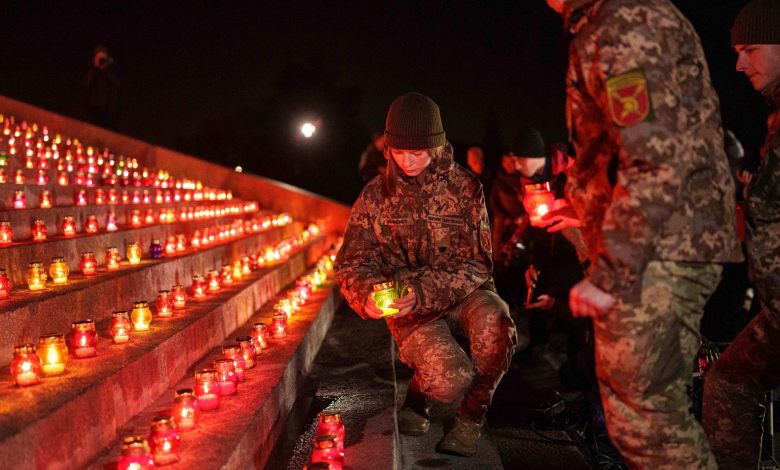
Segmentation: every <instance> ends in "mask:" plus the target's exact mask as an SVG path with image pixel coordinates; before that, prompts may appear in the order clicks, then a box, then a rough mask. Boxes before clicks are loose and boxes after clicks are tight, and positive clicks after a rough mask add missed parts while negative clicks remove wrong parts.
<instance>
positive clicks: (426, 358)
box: [399, 289, 517, 422]
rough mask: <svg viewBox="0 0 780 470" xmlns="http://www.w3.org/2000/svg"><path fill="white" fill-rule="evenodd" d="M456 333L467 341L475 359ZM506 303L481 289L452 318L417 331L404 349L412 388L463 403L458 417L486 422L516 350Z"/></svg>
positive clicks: (402, 353) (470, 296)
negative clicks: (410, 370)
mask: <svg viewBox="0 0 780 470" xmlns="http://www.w3.org/2000/svg"><path fill="white" fill-rule="evenodd" d="M454 335H456V336H461V337H464V338H467V339H468V340H469V345H470V348H471V359H469V356H468V355H466V352H465V351H463V349H462V348H461V347H460V345H459V344H458V342H457V341H456V339H455V337H454ZM516 344H517V342H516V337H515V327H514V324H513V323H512V319H511V318H510V316H509V310H508V307H507V305H506V303H505V302H504V301H503V300H501V298H500V297H499V296H498V295H497V294H495V293H494V292H491V291H487V290H482V289H478V290H476V291H474V292H473V293H471V294H470V295H468V296H467V297H466V299H464V300H463V301H462V302H460V303H459V304H458V305H456V306H455V307H454V308H452V309H451V310H450V311H449V312H448V314H447V315H446V316H445V317H443V318H439V319H437V320H433V321H430V322H427V323H425V324H423V325H422V326H420V327H419V328H417V329H416V330H415V331H414V333H412V334H411V335H410V336H409V337H408V338H407V340H406V341H405V342H404V344H403V346H402V347H401V348H400V350H399V357H400V359H401V360H402V361H403V362H404V363H405V364H406V365H408V366H409V367H411V368H413V369H414V376H413V377H412V381H411V383H410V385H409V386H410V388H412V389H414V390H416V391H418V392H421V393H422V394H423V395H424V396H426V397H427V398H429V399H432V400H438V401H441V402H444V403H458V402H459V401H460V407H459V409H458V415H459V416H462V417H465V418H467V419H470V420H472V421H475V422H480V421H481V420H482V417H483V416H484V415H485V413H486V412H487V407H488V405H490V401H491V399H492V398H493V392H494V391H495V389H496V387H497V386H498V383H499V381H500V380H501V377H503V376H504V373H506V371H507V369H508V368H509V364H510V362H511V359H512V354H513V353H514V349H515V346H516Z"/></svg>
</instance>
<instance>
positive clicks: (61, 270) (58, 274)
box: [49, 256, 70, 284]
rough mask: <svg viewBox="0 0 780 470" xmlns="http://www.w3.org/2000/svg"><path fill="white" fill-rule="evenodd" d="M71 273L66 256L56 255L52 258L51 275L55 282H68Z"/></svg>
mask: <svg viewBox="0 0 780 470" xmlns="http://www.w3.org/2000/svg"><path fill="white" fill-rule="evenodd" d="M69 274H70V268H69V267H68V263H66V262H65V258H63V257H62V256H55V257H54V258H52V259H51V265H50V266H49V275H50V276H51V280H52V281H53V282H54V283H55V284H65V283H66V282H68V275H69Z"/></svg>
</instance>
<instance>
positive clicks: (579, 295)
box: [569, 279, 617, 318]
mask: <svg viewBox="0 0 780 470" xmlns="http://www.w3.org/2000/svg"><path fill="white" fill-rule="evenodd" d="M616 302H617V299H615V297H613V296H612V294H609V293H608V292H604V291H603V290H601V289H599V288H598V287H596V286H595V285H594V284H593V283H591V282H590V281H589V280H587V279H583V280H582V281H580V282H578V283H577V284H575V285H574V287H572V288H571V291H570V292H569V307H571V311H572V313H573V314H574V316H575V317H593V318H595V317H598V316H600V315H603V314H605V313H606V312H608V311H609V309H611V308H612V307H613V306H614V305H615V303H616Z"/></svg>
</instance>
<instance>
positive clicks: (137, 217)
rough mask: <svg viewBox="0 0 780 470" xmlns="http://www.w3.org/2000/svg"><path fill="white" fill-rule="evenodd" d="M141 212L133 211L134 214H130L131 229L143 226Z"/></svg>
mask: <svg viewBox="0 0 780 470" xmlns="http://www.w3.org/2000/svg"><path fill="white" fill-rule="evenodd" d="M141 220H142V219H141V211H139V210H138V209H133V210H132V212H130V226H131V227H140V226H141Z"/></svg>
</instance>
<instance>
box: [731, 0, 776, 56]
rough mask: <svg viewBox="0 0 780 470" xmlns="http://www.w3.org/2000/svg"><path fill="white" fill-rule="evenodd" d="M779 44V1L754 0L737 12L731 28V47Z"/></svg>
mask: <svg viewBox="0 0 780 470" xmlns="http://www.w3.org/2000/svg"><path fill="white" fill-rule="evenodd" d="M737 44H780V1H778V0H754V1H752V2H750V3H748V4H747V5H745V7H744V8H742V11H740V12H739V14H738V15H737V18H736V19H735V20H734V26H732V27H731V45H732V46H736V45H737Z"/></svg>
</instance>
